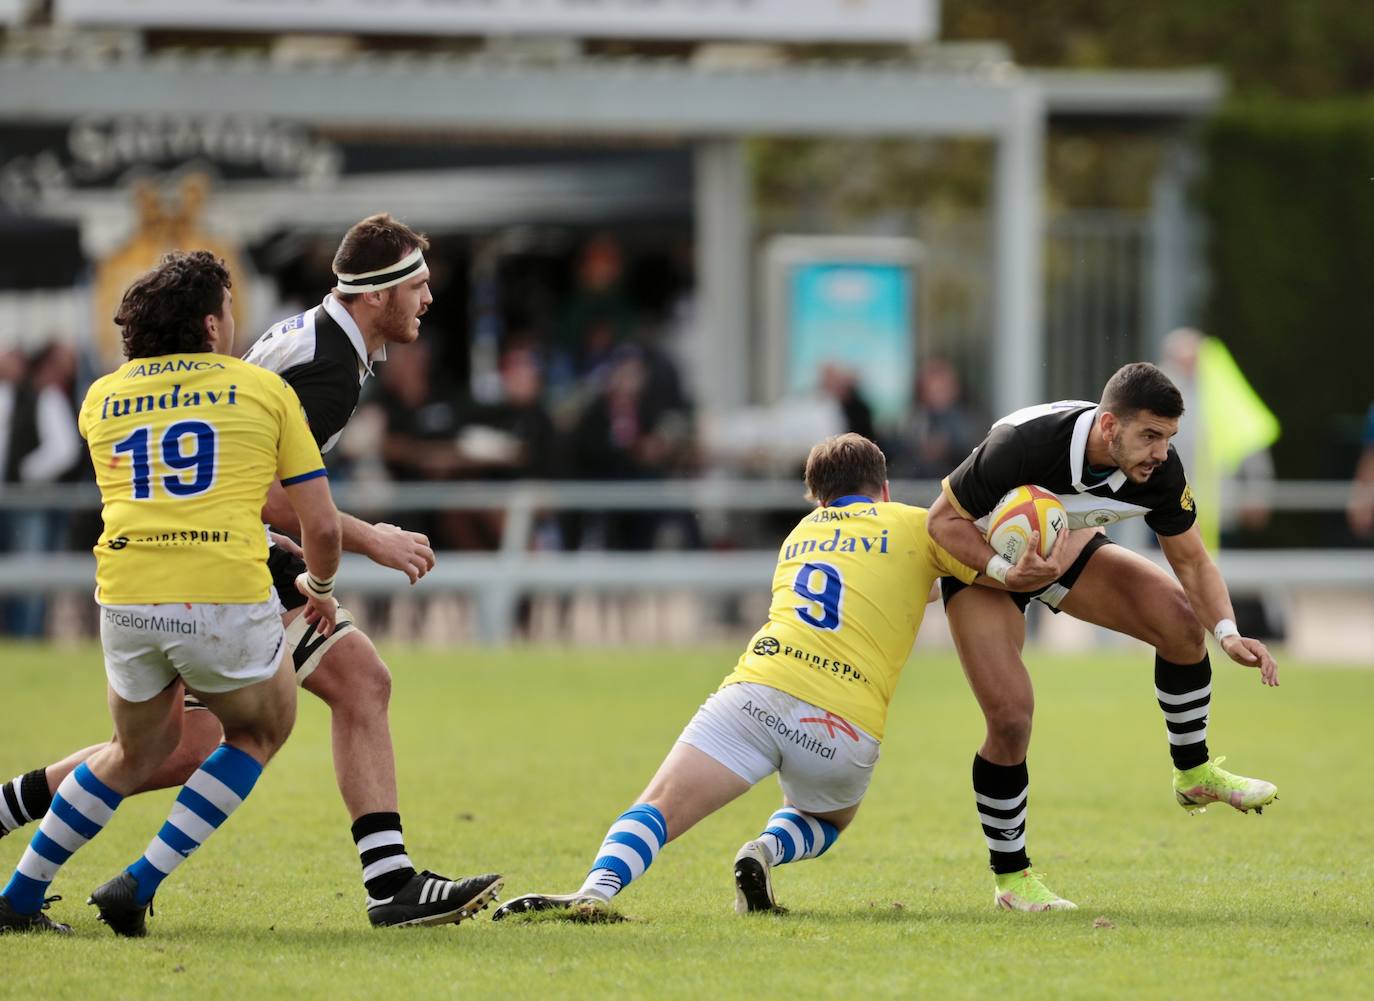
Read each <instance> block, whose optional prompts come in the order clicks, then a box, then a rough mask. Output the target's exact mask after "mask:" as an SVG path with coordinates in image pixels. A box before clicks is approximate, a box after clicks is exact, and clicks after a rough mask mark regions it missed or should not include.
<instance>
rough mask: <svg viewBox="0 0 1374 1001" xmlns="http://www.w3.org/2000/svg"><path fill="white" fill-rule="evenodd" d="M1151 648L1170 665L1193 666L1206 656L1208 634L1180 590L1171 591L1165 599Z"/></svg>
mask: <svg viewBox="0 0 1374 1001" xmlns="http://www.w3.org/2000/svg"><path fill="white" fill-rule="evenodd" d="M1154 647H1155V650H1156V651H1157V652H1158V653H1159V655H1160V656H1161V657H1162V658H1164V659H1165V660H1167V661H1169V662H1170V663H1171V664H1196V663H1197V662H1198V661H1199V660H1201V659H1202V658H1203V656H1204V655H1205V654H1206V653H1207V633H1206V631H1205V630H1204V629H1203V628H1202V624H1201V623H1200V622H1198V620H1197V615H1196V614H1195V613H1194V612H1193V606H1192V605H1191V604H1190V603H1189V602H1188V597H1187V595H1185V594H1184V593H1183V589H1182V588H1175V589H1173V590H1171V591H1170V592H1169V594H1168V597H1167V598H1166V599H1165V605H1164V608H1163V609H1162V614H1161V615H1160V616H1159V619H1158V626H1157V628H1156V636H1155V641H1154Z"/></svg>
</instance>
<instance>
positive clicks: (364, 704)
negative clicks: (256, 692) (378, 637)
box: [305, 633, 391, 717]
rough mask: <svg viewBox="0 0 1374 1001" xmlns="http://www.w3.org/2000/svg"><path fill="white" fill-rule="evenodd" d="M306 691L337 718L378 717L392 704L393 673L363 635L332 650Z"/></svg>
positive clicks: (313, 674)
mask: <svg viewBox="0 0 1374 1001" xmlns="http://www.w3.org/2000/svg"><path fill="white" fill-rule="evenodd" d="M305 687H306V688H307V689H309V690H310V691H311V692H313V693H314V694H315V695H318V696H319V697H320V698H321V699H323V700H324V701H325V703H326V704H327V705H328V706H329V710H330V712H332V713H335V714H338V713H349V714H353V715H357V716H369V717H375V716H376V715H377V714H378V713H385V712H386V711H387V707H388V706H389V705H390V704H391V672H390V671H389V670H388V669H387V666H386V664H385V663H384V662H383V660H382V658H381V657H380V656H379V655H378V653H377V650H376V648H375V647H374V646H373V645H372V643H371V642H370V641H369V640H368V639H367V637H366V636H364V635H362V634H361V633H358V634H355V636H352V637H349V638H348V639H347V640H345V641H344V642H341V643H340V644H339V645H338V646H336V647H333V648H332V649H330V650H329V652H328V653H327V654H325V657H324V660H323V661H322V662H321V663H320V666H319V669H318V670H316V671H315V672H314V673H312V674H311V675H310V677H309V678H308V679H307V680H306V682H305Z"/></svg>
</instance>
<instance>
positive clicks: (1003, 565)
mask: <svg viewBox="0 0 1374 1001" xmlns="http://www.w3.org/2000/svg"><path fill="white" fill-rule="evenodd" d="M1011 568H1012V562H1011V560H1008V559H1005V558H1004V557H1001V556H998V555H997V554H996V553H993V554H992V558H991V559H989V560H988V565H987V566H986V567H984V568H983V574H984V575H985V576H987V577H991V578H992V579H993V580H995V581H997V583H999V584H1005V583H1006V582H1007V574H1009V573H1010V572H1011Z"/></svg>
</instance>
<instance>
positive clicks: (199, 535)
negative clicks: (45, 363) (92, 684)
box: [77, 352, 325, 605]
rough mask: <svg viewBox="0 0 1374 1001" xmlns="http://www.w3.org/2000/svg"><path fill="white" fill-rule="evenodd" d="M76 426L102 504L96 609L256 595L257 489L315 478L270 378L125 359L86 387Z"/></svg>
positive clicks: (295, 405) (289, 397)
mask: <svg viewBox="0 0 1374 1001" xmlns="http://www.w3.org/2000/svg"><path fill="white" fill-rule="evenodd" d="M77 427H78V429H79V430H80V432H81V437H83V438H85V439H86V444H87V447H88V448H89V450H90V453H91V462H92V463H93V464H94V466H95V478H96V483H97V484H98V485H99V487H100V498H101V500H102V502H103V503H104V512H103V514H104V519H105V530H104V531H103V532H102V533H101V535H100V541H99V542H97V543H96V546H95V555H96V599H97V600H98V601H100V602H101V603H103V604H109V605H152V604H159V603H163V602H177V601H184V602H218V603H223V604H252V603H254V602H259V601H266V600H267V599H268V597H269V596H270V595H271V587H272V578H271V575H270V574H269V573H268V570H267V536H266V533H265V532H264V531H263V527H262V505H263V501H265V500H266V499H267V488H268V487H269V486H271V485H272V481H273V480H274V479H280V480H281V481H282V483H284V484H291V483H298V482H301V481H303V480H308V479H311V478H313V477H316V476H324V475H325V470H324V462H323V461H322V460H321V459H320V450H319V447H318V446H317V445H316V444H315V439H314V437H313V436H311V434H310V428H309V426H308V425H307V424H306V420H305V413H304V411H303V410H302V409H301V403H300V400H299V399H298V398H297V397H296V392H295V390H293V389H292V388H291V387H290V386H288V385H287V384H286V382H285V381H284V380H283V379H282V377H281V376H279V375H277V374H276V373H275V372H269V371H268V370H266V369H263V368H258V367H257V366H256V365H250V364H248V363H247V362H244V361H240V360H239V359H237V358H231V357H228V356H227V355H218V354H211V353H208V352H206V353H196V354H176V355H161V356H158V357H155V358H137V359H135V360H133V361H130V362H126V363H125V364H124V365H121V366H120V367H119V368H118V369H116V370H115V371H114V372H111V373H110V374H109V375H107V376H104V377H103V378H100V379H97V380H96V381H95V383H93V384H92V385H91V388H90V390H89V392H87V394H86V400H85V402H84V403H83V404H82V405H81V414H80V416H79V417H78V419H77Z"/></svg>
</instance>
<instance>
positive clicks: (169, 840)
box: [128, 744, 262, 904]
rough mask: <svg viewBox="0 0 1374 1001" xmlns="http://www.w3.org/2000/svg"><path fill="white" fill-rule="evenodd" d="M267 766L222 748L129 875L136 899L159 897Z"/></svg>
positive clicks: (180, 796)
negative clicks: (169, 879)
mask: <svg viewBox="0 0 1374 1001" xmlns="http://www.w3.org/2000/svg"><path fill="white" fill-rule="evenodd" d="M261 774H262V765H260V764H258V763H257V761H255V760H254V759H253V757H252V756H251V755H249V754H248V753H247V752H245V751H240V750H239V749H238V748H237V747H232V746H230V745H229V744H220V745H219V747H218V748H216V749H215V753H214V754H212V755H210V756H209V757H208V758H206V759H205V763H204V764H202V765H201V766H200V767H199V768H197V769H196V771H195V773H194V774H193V775H192V776H191V777H190V778H189V779H187V780H186V785H184V786H183V787H182V789H181V792H179V793H177V799H176V802H175V803H173V804H172V812H171V813H170V814H168V816H167V820H166V821H165V822H164V823H163V825H162V829H161V830H160V831H158V832H157V836H156V837H154V838H153V840H152V841H150V842H149V843H148V848H147V850H146V851H144V853H143V857H142V858H140V859H139V860H138V861H137V862H135V863H134V864H133V865H131V866H129V870H128V871H129V873H130V875H132V876H133V877H134V880H135V881H136V882H137V883H138V893H137V894H136V895H135V898H134V901H135V903H138V904H146V903H147V902H148V901H150V900H152V899H153V894H155V893H157V888H158V887H159V886H161V885H162V881H163V880H164V879H166V878H167V877H168V876H170V875H171V874H172V872H173V870H175V869H176V867H177V866H179V865H181V863H182V862H184V861H186V859H187V858H188V857H190V854H191V853H192V852H193V851H195V850H196V849H197V848H199V847H200V846H201V845H202V844H204V843H205V839H206V838H208V837H209V836H210V835H212V834H214V833H215V831H216V830H218V828H219V826H220V825H221V824H223V823H224V822H225V821H226V820H228V819H229V814H231V813H233V812H234V811H235V810H237V809H238V808H239V805H240V804H241V803H242V802H243V801H244V800H245V799H247V798H248V794H249V793H250V792H252V791H253V786H254V784H255V783H256V782H257V781H258V776H259V775H261Z"/></svg>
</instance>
